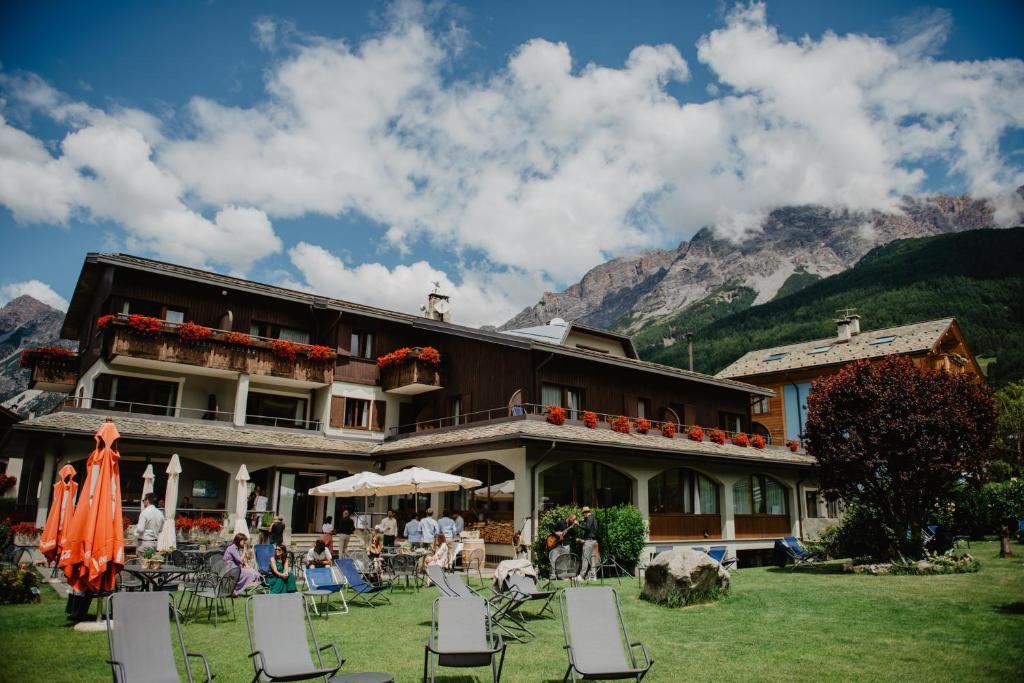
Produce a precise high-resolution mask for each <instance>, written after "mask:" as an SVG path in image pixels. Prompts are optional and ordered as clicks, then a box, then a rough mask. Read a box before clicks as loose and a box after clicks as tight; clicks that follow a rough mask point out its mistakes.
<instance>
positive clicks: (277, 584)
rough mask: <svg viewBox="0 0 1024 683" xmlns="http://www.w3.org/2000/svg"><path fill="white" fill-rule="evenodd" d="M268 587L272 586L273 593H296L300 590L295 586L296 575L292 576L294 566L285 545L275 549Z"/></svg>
mask: <svg viewBox="0 0 1024 683" xmlns="http://www.w3.org/2000/svg"><path fill="white" fill-rule="evenodd" d="M267 585H269V586H270V592H271V593H294V592H295V591H297V590H298V588H296V586H295V575H294V574H292V565H291V563H290V562H289V561H288V552H287V551H286V550H285V549H284V546H283V545H277V546H275V547H274V559H272V560H271V561H270V576H269V577H267Z"/></svg>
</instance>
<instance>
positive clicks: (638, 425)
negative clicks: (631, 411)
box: [633, 417, 651, 434]
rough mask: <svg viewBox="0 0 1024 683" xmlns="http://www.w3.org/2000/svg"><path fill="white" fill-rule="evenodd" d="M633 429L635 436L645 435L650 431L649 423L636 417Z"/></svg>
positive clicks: (642, 418) (645, 419)
mask: <svg viewBox="0 0 1024 683" xmlns="http://www.w3.org/2000/svg"><path fill="white" fill-rule="evenodd" d="M633 427H634V429H636V433H637V434H646V433H647V432H649V431H651V421H650V420H648V419H647V418H644V417H638V418H636V419H635V420H633Z"/></svg>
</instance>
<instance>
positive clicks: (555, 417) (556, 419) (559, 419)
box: [544, 406, 565, 425]
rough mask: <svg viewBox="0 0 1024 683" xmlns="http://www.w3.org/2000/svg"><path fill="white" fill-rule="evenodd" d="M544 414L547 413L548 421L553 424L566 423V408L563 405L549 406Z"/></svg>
mask: <svg viewBox="0 0 1024 683" xmlns="http://www.w3.org/2000/svg"><path fill="white" fill-rule="evenodd" d="M544 414H545V415H547V421H548V422H550V423H551V424H553V425H563V424H565V408H563V407H561V406H548V408H547V410H546V411H544Z"/></svg>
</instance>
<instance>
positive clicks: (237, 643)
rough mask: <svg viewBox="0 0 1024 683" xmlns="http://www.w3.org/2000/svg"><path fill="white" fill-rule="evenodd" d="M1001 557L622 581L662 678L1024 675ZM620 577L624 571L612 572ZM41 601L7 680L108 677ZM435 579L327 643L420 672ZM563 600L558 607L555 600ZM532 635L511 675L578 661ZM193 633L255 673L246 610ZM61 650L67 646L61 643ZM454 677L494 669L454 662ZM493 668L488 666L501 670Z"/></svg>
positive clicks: (16, 647) (509, 668)
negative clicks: (695, 595)
mask: <svg viewBox="0 0 1024 683" xmlns="http://www.w3.org/2000/svg"><path fill="white" fill-rule="evenodd" d="M1014 549H1015V552H1017V553H1018V557H1017V558H1016V559H1011V560H998V559H997V558H996V555H997V545H996V544H995V543H991V542H990V543H983V544H975V547H974V549H973V550H972V552H973V553H974V554H975V555H976V556H977V557H978V558H979V559H980V560H981V562H982V570H981V572H979V573H977V574H965V575H954V576H941V577H871V576H852V575H842V574H820V573H806V572H802V571H801V572H795V573H794V572H791V571H789V570H783V571H779V570H776V569H773V568H771V569H766V568H756V569H745V570H742V571H740V572H738V573H737V574H735V575H734V582H733V590H732V593H731V595H730V596H729V597H728V598H726V599H725V600H723V601H722V602H720V603H717V604H714V605H703V606H697V607H691V608H688V609H683V610H669V609H665V608H661V607H656V606H654V605H651V604H648V603H645V602H642V601H640V600H638V599H637V597H636V595H637V592H638V591H637V589H636V583H635V582H634V583H630V582H629V581H626V580H624V581H623V582H622V584H621V586H620V587H619V592H620V595H621V596H622V603H623V611H624V613H625V616H626V620H627V624H628V627H629V629H630V632H631V635H632V636H633V637H634V638H637V639H641V640H643V641H644V642H645V643H646V644H647V647H648V649H649V650H650V652H651V656H652V657H654V659H655V660H656V663H655V666H654V670H653V672H652V675H651V676H650V677H649V678H648V679H647V680H650V681H653V682H655V683H657V682H658V681H665V682H668V681H679V680H707V681H712V680H714V681H748V680H782V679H787V680H789V679H798V680H808V681H810V680H816V681H818V680H865V681H867V680H872V681H873V680H911V681H912V680H919V681H935V680H952V679H954V678H955V679H958V680H1007V681H1008V680H1021V679H1022V676H1024V660H1021V658H1020V656H1019V655H1020V646H1021V644H1022V643H1024V614H1021V613H1020V612H1017V613H1011V612H1010V611H1008V610H1001V609H1000V606H1003V605H1006V604H1008V603H1011V602H1014V601H1020V600H1021V599H1022V596H1024V567H1022V565H1021V561H1020V558H1019V554H1020V553H1022V552H1024V546H1021V545H1019V544H1015V545H1014ZM612 585H616V584H615V582H614V581H612ZM46 595H47V598H46V600H45V602H44V603H43V604H42V605H41V606H40V605H23V606H16V607H2V608H0V680H3V681H7V680H12V681H13V680H18V681H46V682H47V683H50V682H52V681H72V680H80V681H104V680H109V679H110V670H109V668H108V667H106V666H105V665H104V664H103V660H104V659H105V657H106V656H107V644H106V637H105V635H103V634H80V633H74V632H72V631H70V630H69V629H67V628H65V627H63V626H62V622H63V605H62V604H61V603H60V602H59V601H58V600H57V599H56V597H55V596H54V594H53V593H52V592H51V591H49V590H48V589H47V590H46ZM433 598H434V591H433V590H422V591H420V592H419V593H418V594H411V593H410V594H405V595H400V594H397V593H396V594H395V596H394V598H393V604H392V605H391V606H389V607H381V608H377V609H374V610H370V609H368V608H355V607H354V608H352V611H351V612H350V613H349V614H347V615H332V616H331V617H330V618H329V619H327V620H324V619H314V622H315V628H316V629H317V631H318V637H319V638H320V639H321V643H324V642H330V641H333V642H335V643H336V644H337V645H338V646H339V648H340V649H341V652H342V656H344V657H346V658H347V659H348V663H347V664H346V666H345V668H344V669H343V671H359V670H387V671H390V672H392V673H393V674H395V676H396V680H397V681H400V682H404V681H415V680H419V676H420V672H421V670H422V665H423V643H424V641H425V639H426V636H427V631H428V628H429V618H430V603H431V601H432V600H433ZM556 614H557V609H556ZM532 626H533V627H534V630H535V631H536V632H537V633H538V636H539V637H538V638H537V640H536V641H534V642H532V643H530V644H528V645H517V644H513V645H510V646H509V650H508V656H507V658H506V661H505V675H504V676H503V680H505V681H556V680H561V677H562V674H563V673H564V670H565V661H566V660H565V655H564V653H563V652H562V649H561V645H562V634H561V628H560V625H559V622H558V619H557V617H556V618H555V619H544V620H535V621H533V622H532ZM185 638H186V642H187V643H188V645H189V647H190V648H192V649H194V650H195V651H199V652H204V653H206V654H207V655H208V656H209V657H210V662H211V666H212V668H213V670H214V672H215V673H216V674H217V679H216V680H217V681H218V682H223V683H229V682H231V681H248V680H249V679H250V678H251V677H252V673H251V672H252V670H251V668H250V665H249V662H248V661H247V659H246V653H247V651H248V640H247V637H246V634H245V625H244V620H243V619H242V617H241V614H239V620H238V621H237V622H235V623H231V622H228V623H227V624H224V623H222V624H221V625H220V626H219V627H217V628H215V627H214V626H212V625H207V624H205V623H195V624H188V625H187V626H186V635H185ZM55 655H56V656H55ZM442 671H443V672H444V674H445V675H446V676H451V678H448V679H444V678H442V680H472V679H464V678H458V677H457V676H458V675H459V674H463V673H470V674H472V673H474V672H475V673H476V674H477V676H476V680H484V677H483V674H484V671H483V670H454V669H449V670H442ZM488 680H489V679H488Z"/></svg>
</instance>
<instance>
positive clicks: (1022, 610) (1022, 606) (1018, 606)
mask: <svg viewBox="0 0 1024 683" xmlns="http://www.w3.org/2000/svg"><path fill="white" fill-rule="evenodd" d="M995 610H996V611H997V612H999V613H1000V614H1024V601H1022V600H1018V601H1017V602H1007V603H1005V604H1002V605H996V606H995Z"/></svg>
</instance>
